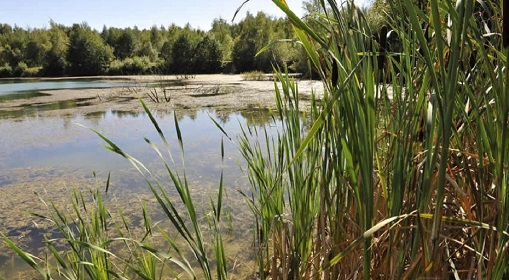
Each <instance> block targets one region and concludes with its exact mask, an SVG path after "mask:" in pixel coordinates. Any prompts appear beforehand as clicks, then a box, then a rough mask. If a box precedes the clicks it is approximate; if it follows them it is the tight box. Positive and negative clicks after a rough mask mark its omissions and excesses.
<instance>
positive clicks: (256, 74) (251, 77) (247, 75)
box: [240, 71, 267, 81]
mask: <svg viewBox="0 0 509 280" xmlns="http://www.w3.org/2000/svg"><path fill="white" fill-rule="evenodd" d="M240 76H241V77H242V80H244V81H263V80H265V79H266V78H267V76H266V75H265V73H263V72H262V71H249V72H244V73H241V74H240Z"/></svg>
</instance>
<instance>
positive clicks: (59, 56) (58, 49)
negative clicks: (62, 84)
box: [43, 21, 69, 76]
mask: <svg viewBox="0 0 509 280" xmlns="http://www.w3.org/2000/svg"><path fill="white" fill-rule="evenodd" d="M50 25H51V29H50V30H49V37H50V41H51V49H50V50H49V51H48V52H47V54H46V59H45V60H44V68H43V75H45V76H63V75H64V74H65V69H66V67H67V58H66V57H67V51H68V50H69V37H68V36H67V34H66V33H65V31H64V30H63V28H62V27H61V26H59V25H57V24H56V23H54V22H53V21H51V22H50Z"/></svg>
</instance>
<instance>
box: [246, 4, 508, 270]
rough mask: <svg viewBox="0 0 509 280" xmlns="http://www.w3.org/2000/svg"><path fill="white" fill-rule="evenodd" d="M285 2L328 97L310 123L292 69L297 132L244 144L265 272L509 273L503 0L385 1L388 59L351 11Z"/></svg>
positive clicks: (281, 107) (286, 105)
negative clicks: (310, 11) (392, 40)
mask: <svg viewBox="0 0 509 280" xmlns="http://www.w3.org/2000/svg"><path fill="white" fill-rule="evenodd" d="M273 2H274V3H275V4H276V5H278V6H279V7H280V8H281V9H282V10H283V11H284V12H285V13H286V14H287V16H288V17H289V18H290V20H291V21H292V23H293V25H294V27H295V32H296V34H297V37H298V39H299V42H300V43H301V45H302V46H303V47H304V49H305V50H306V53H307V55H308V58H309V60H310V61H311V62H312V65H313V68H314V71H315V72H317V73H318V75H319V77H320V79H321V80H322V81H323V82H324V84H325V89H326V91H325V93H324V96H323V98H321V100H319V101H317V100H314V105H313V106H312V107H313V108H312V110H311V112H310V115H311V119H312V120H313V124H312V125H311V126H310V127H305V126H304V125H303V123H302V121H301V119H300V118H299V117H297V116H296V112H298V111H300V109H299V107H298V104H299V103H298V101H299V96H298V88H297V87H296V85H295V83H293V82H292V81H291V79H289V78H288V77H285V75H283V74H280V75H279V77H278V78H279V80H280V81H281V90H279V89H277V85H276V95H277V103H278V113H279V114H281V116H282V118H281V122H282V123H283V124H282V126H283V127H284V128H285V129H284V130H283V132H282V133H281V134H280V135H279V137H278V138H277V139H276V140H272V141H269V140H267V141H268V142H270V145H267V147H270V148H267V151H263V150H262V149H260V148H259V147H260V146H259V145H256V144H250V143H248V141H247V139H248V137H242V139H243V140H244V141H242V143H244V144H243V145H242V146H241V150H242V151H243V155H244V157H245V158H246V159H247V162H248V166H249V171H250V175H251V176H250V177H251V178H252V181H251V185H252V189H253V194H254V195H253V196H252V198H251V200H250V202H251V204H252V205H253V206H252V209H253V212H254V213H255V214H256V216H257V225H258V227H257V228H258V231H257V232H258V235H257V236H256V240H257V245H258V250H259V271H260V273H261V275H262V277H261V278H262V279H265V278H270V279H357V278H363V279H371V278H378V279H429V278H431V279H436V278H438V279H502V278H503V277H507V275H509V274H508V272H507V271H508V266H509V259H508V254H507V250H508V248H509V243H508V242H509V235H508V222H509V216H508V215H509V212H508V211H509V208H508V206H509V200H508V194H509V192H508V189H507V185H508V169H507V168H508V159H509V153H508V150H507V148H508V140H509V139H508V138H507V132H508V125H509V124H508V121H509V119H508V113H509V89H508V83H509V80H508V71H507V66H508V61H507V54H508V48H507V45H504V44H503V39H504V38H505V37H503V36H502V34H506V32H507V30H505V31H504V30H501V26H502V25H501V24H500V22H501V21H502V22H507V21H508V14H507V11H504V13H503V12H502V6H501V2H500V1H485V2H482V3H480V2H477V1H461V0H458V1H455V2H453V1H433V0H431V1H429V2H426V4H424V5H421V6H417V5H415V4H413V3H412V1H388V4H389V7H390V14H389V15H388V17H391V18H390V20H389V21H388V23H387V24H388V26H385V27H384V28H385V29H386V30H387V29H390V30H392V32H395V34H396V35H397V38H398V41H399V43H400V44H399V45H398V47H397V48H394V47H393V49H392V50H391V49H390V48H389V46H387V43H386V41H385V40H382V39H379V40H375V39H374V38H376V37H377V36H380V33H382V32H380V31H378V30H370V26H369V24H368V21H367V20H366V17H365V15H364V14H363V12H362V10H360V9H358V8H357V7H355V5H353V3H351V2H344V3H343V4H339V3H337V2H336V1H333V0H329V1H319V3H320V4H321V7H320V8H321V9H320V10H322V11H324V13H323V14H316V15H315V16H314V17H311V18H310V19H308V20H306V21H303V20H302V19H300V18H298V17H297V16H295V14H294V13H293V12H292V11H291V10H290V9H289V8H288V7H287V6H286V4H285V2H284V1H276V0H274V1H273ZM504 3H505V2H504ZM506 6H507V5H506ZM506 8H507V7H506ZM383 33H386V31H385V32H383ZM383 36H386V34H383ZM504 36H506V35H504ZM276 72H278V73H281V71H278V70H276ZM274 196H277V198H274Z"/></svg>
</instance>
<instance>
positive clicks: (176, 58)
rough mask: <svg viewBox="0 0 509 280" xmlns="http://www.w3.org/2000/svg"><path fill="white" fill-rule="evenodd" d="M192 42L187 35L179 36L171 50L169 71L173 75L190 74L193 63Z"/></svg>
mask: <svg viewBox="0 0 509 280" xmlns="http://www.w3.org/2000/svg"><path fill="white" fill-rule="evenodd" d="M194 48H195V45H194V42H193V41H191V38H190V36H189V35H188V34H185V33H184V34H181V35H180V36H179V37H178V38H177V40H176V41H175V43H174V44H173V46H172V49H171V61H172V63H171V70H172V72H173V73H178V74H190V73H191V72H192V70H193V66H194V64H193V62H194Z"/></svg>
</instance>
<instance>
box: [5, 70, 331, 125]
mask: <svg viewBox="0 0 509 280" xmlns="http://www.w3.org/2000/svg"><path fill="white" fill-rule="evenodd" d="M95 78H97V77H95ZM98 78H100V79H102V80H103V81H106V82H107V81H108V80H109V79H110V80H111V81H118V80H119V79H124V80H126V81H127V85H125V84H124V85H123V86H121V87H116V88H100V89H62V90H42V91H40V93H41V95H40V96H37V97H32V98H26V99H13V100H6V101H3V102H2V103H1V105H2V109H1V111H3V112H4V114H5V115H14V116H15V115H16V114H15V113H16V112H18V111H19V112H22V111H26V110H30V111H31V112H32V114H37V115H40V116H65V115H67V114H90V113H94V112H101V111H106V110H119V111H131V112H137V111H141V110H142V108H141V106H140V104H139V101H138V98H142V99H143V100H145V101H146V104H147V105H149V107H150V108H151V109H154V110H158V111H160V110H161V111H173V110H181V109H184V110H185V109H199V108H215V109H216V110H222V109H224V110H232V109H234V110H243V109H251V108H269V107H274V82H273V81H270V80H266V81H245V80H243V79H242V77H241V76H240V75H197V76H195V77H194V78H189V79H182V78H179V77H176V76H120V77H119V76H115V77H98ZM297 83H298V88H299V94H300V95H303V96H309V95H310V94H311V92H312V91H315V92H317V93H321V92H322V91H323V87H322V84H321V82H319V81H306V80H302V81H298V82H297ZM304 105H305V104H304ZM48 108H49V109H48ZM34 112H35V113H34ZM19 115H22V114H19Z"/></svg>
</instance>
